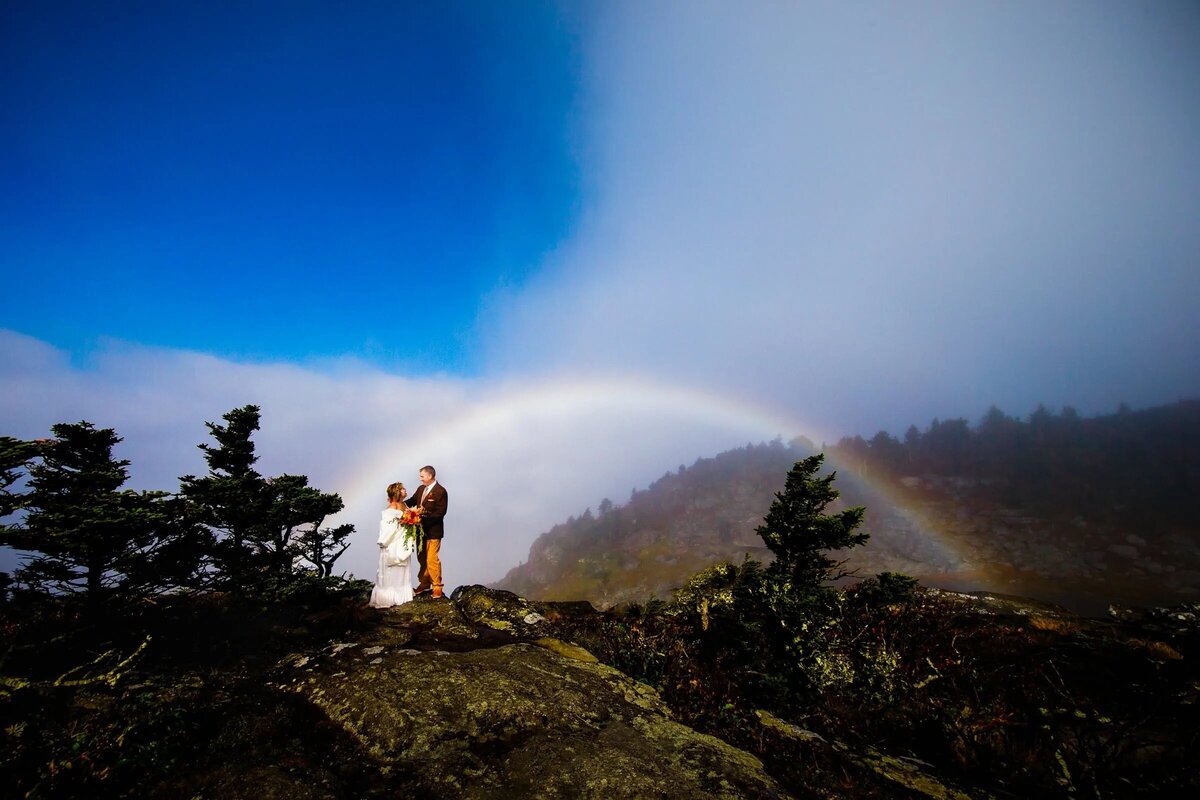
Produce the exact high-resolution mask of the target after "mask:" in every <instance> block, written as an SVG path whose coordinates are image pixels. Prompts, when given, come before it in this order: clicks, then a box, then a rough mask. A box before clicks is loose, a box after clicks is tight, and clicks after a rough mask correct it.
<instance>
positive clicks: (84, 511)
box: [0, 422, 203, 606]
mask: <svg viewBox="0 0 1200 800" xmlns="http://www.w3.org/2000/svg"><path fill="white" fill-rule="evenodd" d="M52 430H53V432H54V439H53V440H51V441H48V442H46V443H36V444H31V445H30V446H28V447H25V446H21V445H19V444H16V443H14V442H13V441H12V440H10V441H8V442H6V443H5V451H6V452H7V453H10V454H13V459H16V458H19V457H21V456H22V455H25V456H28V455H29V454H31V453H36V455H37V456H38V457H37V458H36V459H35V460H34V461H33V463H31V464H30V466H29V467H28V474H29V483H28V491H27V492H26V493H25V494H23V495H22V496H21V497H20V499H19V501H17V500H14V499H12V498H8V499H6V504H7V505H6V509H5V510H11V508H12V507H15V506H16V505H20V506H22V507H23V508H24V510H25V517H24V519H23V520H21V521H19V522H17V523H14V524H11V525H8V526H6V527H5V528H4V529H3V531H2V533H0V543H2V544H4V545H7V546H9V547H12V548H14V549H16V550H19V551H22V552H25V553H28V554H29V555H28V556H27V558H26V560H25V562H24V563H23V564H22V566H21V568H20V569H19V570H18V571H17V574H16V577H17V579H18V580H19V581H20V582H22V583H24V584H26V585H27V586H30V587H34V588H41V589H45V590H48V591H50V592H52V593H55V594H76V595H81V596H84V597H86V599H87V600H88V602H89V604H91V605H92V606H100V605H103V604H106V603H108V602H110V601H119V600H123V599H129V598H133V597H139V596H145V595H148V594H153V593H156V592H158V591H163V590H166V589H169V588H173V587H175V586H178V585H181V584H185V583H187V582H188V580H189V578H190V576H191V575H192V573H193V572H194V569H195V566H196V564H197V562H198V560H199V554H200V552H202V550H203V543H202V542H198V541H197V540H196V539H195V538H194V537H195V536H196V535H198V532H197V531H196V530H195V528H194V527H192V526H190V525H189V522H188V517H187V513H186V510H185V509H184V507H183V504H181V503H179V502H178V501H175V500H173V499H171V498H170V497H169V496H168V495H167V493H165V492H135V491H132V490H128V489H125V490H122V488H121V487H122V486H124V484H125V482H126V480H127V479H128V477H129V474H128V471H127V469H126V467H128V465H129V462H128V461H124V460H118V459H116V458H114V457H113V447H114V446H115V445H116V444H117V443H119V442H120V441H121V438H120V437H119V436H117V435H116V433H115V432H114V431H113V430H112V429H111V428H96V427H95V426H94V425H92V424H91V423H90V422H78V423H71V424H67V423H63V424H59V425H55V426H54V427H53V429H52ZM13 459H9V461H10V462H11V461H12V460H13ZM5 466H6V467H7V469H6V471H5V480H6V481H8V480H10V478H11V477H12V475H13V474H14V473H13V468H14V466H19V465H14V464H13V463H6V465H5Z"/></svg>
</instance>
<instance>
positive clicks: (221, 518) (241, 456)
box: [179, 405, 274, 584]
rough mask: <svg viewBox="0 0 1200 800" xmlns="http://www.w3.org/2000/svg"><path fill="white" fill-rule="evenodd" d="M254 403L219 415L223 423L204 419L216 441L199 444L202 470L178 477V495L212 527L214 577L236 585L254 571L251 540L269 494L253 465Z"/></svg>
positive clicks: (264, 514) (256, 420)
mask: <svg viewBox="0 0 1200 800" xmlns="http://www.w3.org/2000/svg"><path fill="white" fill-rule="evenodd" d="M259 416H260V415H259V408H258V406H254V405H248V406H243V407H242V408H235V409H234V410H232V411H230V412H229V413H228V414H225V415H224V416H223V419H224V420H225V422H226V424H225V425H219V424H217V423H214V422H205V423H204V424H205V425H206V426H207V427H208V430H209V432H210V433H211V434H212V437H213V439H215V440H216V445H215V446H214V445H209V444H201V445H199V447H200V449H201V450H202V451H204V459H205V461H207V462H208V475H206V476H205V477H202V478H197V477H196V476H194V475H184V476H183V477H182V478H180V479H179V481H180V485H181V487H182V488H181V494H182V495H183V496H184V497H185V498H187V499H188V500H189V501H190V502H191V503H193V504H194V505H195V507H196V509H197V512H198V515H199V518H200V520H201V521H202V522H203V523H204V524H205V525H207V526H209V527H210V528H211V529H212V531H213V539H214V546H213V552H212V557H213V559H214V561H215V567H216V577H217V578H218V580H224V581H231V582H233V583H234V584H241V583H243V582H244V579H245V578H246V577H247V576H248V575H249V574H251V573H252V572H254V571H255V565H254V563H253V562H254V561H255V558H254V556H255V549H254V548H253V546H252V542H254V541H255V539H256V538H257V536H256V534H257V532H258V529H259V528H260V526H261V525H262V523H263V521H264V519H266V517H267V512H268V509H269V508H270V507H271V505H272V503H273V501H274V498H273V497H272V493H271V491H270V487H269V485H268V483H267V481H266V480H265V479H264V478H263V476H262V475H260V474H259V473H258V471H257V470H255V469H254V464H255V462H256V461H258V456H257V455H255V452H254V442H253V441H252V440H251V438H250V437H251V436H252V435H253V433H254V432H255V431H256V430H258V428H259Z"/></svg>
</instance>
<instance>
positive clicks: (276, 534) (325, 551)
mask: <svg viewBox="0 0 1200 800" xmlns="http://www.w3.org/2000/svg"><path fill="white" fill-rule="evenodd" d="M267 484H268V486H269V487H270V493H271V505H270V508H269V510H268V514H267V517H266V518H265V519H264V520H263V525H262V526H261V528H257V529H256V531H261V535H258V536H256V537H255V539H254V544H255V546H256V547H257V549H258V552H259V554H260V556H261V557H262V559H263V560H264V561H265V562H266V563H267V564H268V565H269V571H270V572H271V573H273V574H275V575H277V576H282V575H285V574H287V573H289V572H291V571H292V570H293V568H294V565H295V563H296V559H297V558H304V559H305V560H307V561H309V562H310V563H311V564H312V565H313V567H314V568H315V569H316V570H317V571H318V572H319V573H320V574H321V575H322V576H328V575H330V574H331V573H332V571H333V564H334V562H335V561H337V559H338V557H339V556H341V554H342V553H344V552H345V551H346V548H347V547H349V546H350V543H349V541H348V538H349V536H350V534H351V533H353V532H354V526H353V525H341V526H338V527H337V528H324V529H322V528H321V523H323V522H324V521H325V518H326V517H328V516H330V515H331V514H336V513H337V512H339V511H341V510H342V508H343V506H344V503H342V498H341V497H340V496H338V495H336V494H332V493H327V492H322V491H320V490H319V489H315V488H313V487H311V486H309V485H308V478H307V477H305V476H304V475H280V476H279V477H277V478H270V479H268V480H267Z"/></svg>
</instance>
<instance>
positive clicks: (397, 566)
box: [371, 508, 413, 608]
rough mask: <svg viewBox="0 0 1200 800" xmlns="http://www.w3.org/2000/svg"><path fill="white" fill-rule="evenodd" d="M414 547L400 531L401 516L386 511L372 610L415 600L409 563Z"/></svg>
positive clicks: (388, 510) (381, 533)
mask: <svg viewBox="0 0 1200 800" xmlns="http://www.w3.org/2000/svg"><path fill="white" fill-rule="evenodd" d="M411 561H412V545H411V544H410V543H408V542H406V541H405V540H404V529H403V528H401V527H400V512H399V511H397V510H396V509H394V508H385V509H384V510H383V515H382V516H381V518H380V520H379V572H378V573H376V575H375V588H374V589H372V590H371V607H372V608H388V607H389V606H398V605H400V604H401V603H407V602H410V601H411V600H412V599H413V589H412V580H411V579H410V578H409V570H408V566H409V563H410V562H411Z"/></svg>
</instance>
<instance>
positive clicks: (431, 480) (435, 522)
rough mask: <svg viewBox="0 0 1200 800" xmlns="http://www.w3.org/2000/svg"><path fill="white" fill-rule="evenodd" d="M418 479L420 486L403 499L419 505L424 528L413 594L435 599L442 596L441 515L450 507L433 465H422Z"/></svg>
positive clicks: (443, 530)
mask: <svg viewBox="0 0 1200 800" xmlns="http://www.w3.org/2000/svg"><path fill="white" fill-rule="evenodd" d="M417 474H418V475H419V476H420V478H421V487H420V488H419V489H417V491H416V492H414V493H413V496H412V497H410V498H408V500H406V501H405V503H407V504H408V505H409V506H420V507H421V525H422V527H424V528H425V541H424V544H423V545H422V546H421V551H420V552H419V553H417V563H419V564H420V565H421V569H420V571H419V572H417V582H418V583H417V588H416V589H413V596H414V597H420V596H421V595H423V594H428V593H432V596H433V597H434V598H435V599H436V598H439V597H441V596H442V560H441V558H440V557H439V553H440V552H441V549H442V536H444V535H445V529H444V528H443V526H442V518H443V517H445V516H446V509H447V508H449V506H450V496H449V495H447V494H446V489H445V487H444V486H442V485H441V484H440V483H438V482H437V470H435V469H434V468H433V467H430V466H425V467H421V471H420V472H419V473H417Z"/></svg>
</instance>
